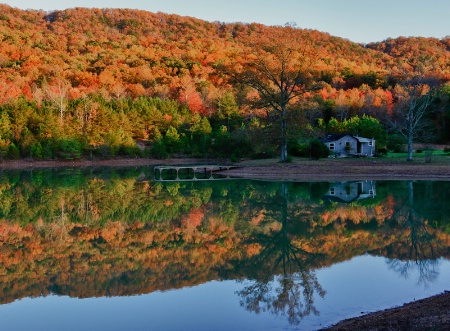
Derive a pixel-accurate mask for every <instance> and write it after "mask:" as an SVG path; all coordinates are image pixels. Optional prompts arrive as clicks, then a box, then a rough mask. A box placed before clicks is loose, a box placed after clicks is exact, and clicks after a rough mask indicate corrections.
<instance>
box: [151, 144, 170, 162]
mask: <svg viewBox="0 0 450 331" xmlns="http://www.w3.org/2000/svg"><path fill="white" fill-rule="evenodd" d="M150 155H151V156H152V157H154V158H155V159H167V158H168V157H169V153H168V152H167V149H166V145H165V144H164V142H163V141H162V140H158V141H156V142H155V144H154V145H153V147H152V149H151V152H150Z"/></svg>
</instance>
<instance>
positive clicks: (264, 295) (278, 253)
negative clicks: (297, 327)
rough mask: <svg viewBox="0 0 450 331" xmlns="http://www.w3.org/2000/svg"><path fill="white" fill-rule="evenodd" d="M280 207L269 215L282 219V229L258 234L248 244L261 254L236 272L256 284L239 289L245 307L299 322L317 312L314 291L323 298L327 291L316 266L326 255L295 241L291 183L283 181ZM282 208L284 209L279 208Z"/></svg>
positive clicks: (241, 263) (246, 261) (238, 266)
mask: <svg viewBox="0 0 450 331" xmlns="http://www.w3.org/2000/svg"><path fill="white" fill-rule="evenodd" d="M280 191H281V192H280V193H281V194H280V195H281V196H280V199H278V200H277V201H279V202H281V206H278V207H281V208H278V210H271V212H272V213H273V214H272V215H270V216H269V218H271V217H275V218H279V221H281V224H282V225H281V229H280V230H279V231H272V232H271V233H270V234H266V233H256V234H254V235H253V236H252V237H251V238H249V240H248V243H249V244H253V243H257V244H258V245H260V246H261V251H260V252H259V254H257V255H254V256H252V257H251V258H249V259H247V260H244V261H243V262H240V263H238V265H237V268H236V271H237V272H239V273H243V274H245V275H246V277H247V278H250V279H251V280H252V281H253V283H252V284H251V285H249V286H246V287H244V289H242V290H240V291H239V292H238V295H239V296H240V297H241V305H242V306H243V307H245V309H247V310H249V311H252V312H256V313H259V312H260V311H269V312H271V313H273V314H276V315H283V316H287V318H288V320H289V322H290V323H291V324H299V323H300V321H301V319H302V318H303V317H304V316H308V315H309V314H311V313H314V314H317V313H318V311H317V310H316V308H315V307H314V294H318V295H319V296H321V297H323V296H324V295H325V291H324V290H323V289H322V287H321V285H320V284H319V282H318V281H317V277H316V275H315V272H314V267H313V266H315V265H317V261H318V260H320V259H323V258H325V256H324V255H321V254H316V253H313V252H309V251H307V250H305V249H304V248H302V247H301V246H298V245H297V244H296V243H295V242H293V237H294V236H295V234H294V233H291V232H290V231H289V228H291V227H290V226H289V225H290V224H291V223H292V222H295V221H296V220H295V219H292V218H291V217H289V216H288V214H289V215H292V213H288V184H286V183H281V190H280ZM280 209H281V210H280Z"/></svg>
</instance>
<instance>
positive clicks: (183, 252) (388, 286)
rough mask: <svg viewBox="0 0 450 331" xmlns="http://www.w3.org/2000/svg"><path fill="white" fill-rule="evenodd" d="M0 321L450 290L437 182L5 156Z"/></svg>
mask: <svg viewBox="0 0 450 331" xmlns="http://www.w3.org/2000/svg"><path fill="white" fill-rule="evenodd" d="M0 178H1V179H0V220H1V221H0V252H1V254H0V259H1V260H0V321H1V327H2V330H316V329H320V328H322V327H325V326H329V325H331V324H334V323H337V322H338V321H340V320H342V319H345V318H349V317H355V316H360V315H361V314H365V313H368V312H373V311H376V310H380V309H385V308H389V307H393V306H399V305H402V304H403V303H406V302H410V301H413V300H418V299H421V298H425V297H428V296H431V295H434V294H438V293H442V292H443V291H445V290H450V262H449V257H450V249H449V246H450V203H448V201H449V199H450V182H448V181H376V182H375V181H353V182H352V181H351V182H331V183H328V182H310V183H306V182H269V181H251V180H243V179H216V180H197V181H171V182H165V181H155V180H154V179H153V169H152V168H151V167H136V168H120V169H97V168H89V169H61V170H33V171H2V174H1V177H0Z"/></svg>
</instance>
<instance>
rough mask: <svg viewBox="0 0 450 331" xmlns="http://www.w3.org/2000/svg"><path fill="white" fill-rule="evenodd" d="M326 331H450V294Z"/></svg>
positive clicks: (416, 302)
mask: <svg viewBox="0 0 450 331" xmlns="http://www.w3.org/2000/svg"><path fill="white" fill-rule="evenodd" d="M323 330H329V331H338V330H339V331H347V330H348V331H353V330H366V331H379V330H384V331H394V330H395V331H398V330H405V331H419V330H420V331H422V330H434V331H448V330H450V292H445V293H443V294H440V295H436V296H433V297H430V298H427V299H423V300H417V301H414V302H411V303H408V304H405V305H403V306H402V307H398V308H393V309H387V310H383V311H379V312H376V313H372V314H368V315H364V316H360V317H356V318H351V319H348V320H344V321H341V322H339V323H338V324H336V325H334V326H332V327H329V328H326V329H323Z"/></svg>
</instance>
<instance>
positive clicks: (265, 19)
mask: <svg viewBox="0 0 450 331" xmlns="http://www.w3.org/2000/svg"><path fill="white" fill-rule="evenodd" d="M2 3H4V4H8V5H10V6H12V7H17V8H20V9H42V10H45V11H49V10H55V9H58V10H61V9H66V8H73V7H87V8H92V7H96V8H132V9H142V10H147V11H151V12H164V13H171V14H178V15H182V16H192V17H196V18H200V19H204V20H207V21H220V22H226V23H233V22H244V23H252V22H257V23H262V24H266V25H285V24H286V23H288V22H291V23H296V25H297V27H299V28H306V29H314V30H319V31H323V32H328V33H330V34H331V35H333V36H338V37H343V38H347V39H349V40H351V41H354V42H359V43H369V42H377V41H382V40H385V39H387V38H396V37H399V36H404V37H410V36H423V37H436V38H443V37H445V36H448V35H450V19H449V17H450V1H449V0H428V1H423V0H376V1H373V0H147V1H144V0H126V1H123V0H109V1H108V0H95V1H94V0H56V1H54V0H45V1H42V0H6V1H5V0H3V1H2Z"/></svg>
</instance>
